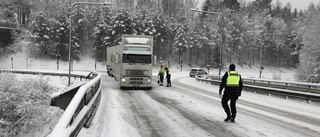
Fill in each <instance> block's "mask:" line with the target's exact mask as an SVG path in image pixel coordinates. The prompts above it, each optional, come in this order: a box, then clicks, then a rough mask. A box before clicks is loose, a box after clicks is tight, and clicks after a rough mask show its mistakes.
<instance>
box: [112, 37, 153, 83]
mask: <svg viewBox="0 0 320 137" xmlns="http://www.w3.org/2000/svg"><path fill="white" fill-rule="evenodd" d="M155 63H156V56H154V55H153V36H142V35H122V40H121V43H120V45H117V46H112V47H108V48H107V63H106V64H107V73H108V75H109V76H112V77H114V79H115V80H116V81H119V83H120V88H121V89H123V88H147V89H151V88H152V66H153V64H155Z"/></svg>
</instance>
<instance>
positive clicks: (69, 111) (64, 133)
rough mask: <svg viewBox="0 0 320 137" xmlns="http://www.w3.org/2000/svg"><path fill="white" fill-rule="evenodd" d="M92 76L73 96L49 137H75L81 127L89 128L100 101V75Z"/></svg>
mask: <svg viewBox="0 0 320 137" xmlns="http://www.w3.org/2000/svg"><path fill="white" fill-rule="evenodd" d="M94 75H95V77H94V78H93V79H92V80H91V81H89V82H88V83H86V84H85V85H83V86H81V87H80V89H79V90H78V92H77V93H76V94H75V96H74V97H73V99H72V100H71V102H70V104H69V105H68V107H67V108H66V110H65V112H64V113H63V115H62V116H61V118H60V120H59V121H58V123H57V125H56V126H55V128H54V129H53V131H52V132H51V134H50V136H51V137H69V136H72V137H73V136H77V134H78V133H79V132H80V130H81V128H82V127H89V124H90V122H91V120H92V118H93V117H92V116H93V115H94V113H95V112H96V110H97V109H96V108H97V107H98V103H99V102H100V99H101V84H100V77H101V74H99V73H95V74H94Z"/></svg>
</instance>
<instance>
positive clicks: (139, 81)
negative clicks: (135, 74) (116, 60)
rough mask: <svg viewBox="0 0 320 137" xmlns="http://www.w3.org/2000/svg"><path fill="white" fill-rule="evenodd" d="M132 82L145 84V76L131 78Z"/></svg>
mask: <svg viewBox="0 0 320 137" xmlns="http://www.w3.org/2000/svg"><path fill="white" fill-rule="evenodd" d="M130 84H143V78H130Z"/></svg>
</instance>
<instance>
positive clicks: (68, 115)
mask: <svg viewBox="0 0 320 137" xmlns="http://www.w3.org/2000/svg"><path fill="white" fill-rule="evenodd" d="M0 73H20V74H33V75H52V76H57V75H58V76H60V77H62V76H68V73H67V72H66V73H58V72H36V71H30V70H8V69H5V70H3V69H2V70H1V69H0ZM71 76H72V77H75V78H77V77H78V78H80V79H81V78H85V79H90V81H89V82H87V83H86V84H84V85H83V86H81V87H80V88H79V90H78V91H77V93H76V94H75V95H74V97H73V98H72V100H71V101H70V103H69V105H68V107H67V108H66V110H65V111H64V113H63V114H62V116H61V118H60V120H59V121H58V123H57V125H56V126H55V128H54V129H53V131H52V132H51V134H50V136H51V137H69V136H77V134H78V133H79V132H80V130H81V128H82V127H89V124H90V123H91V120H92V118H93V115H94V114H95V112H96V110H97V107H98V103H99V102H100V99H101V83H100V78H101V74H100V73H96V72H91V73H90V74H89V75H87V76H84V75H82V74H72V75H71Z"/></svg>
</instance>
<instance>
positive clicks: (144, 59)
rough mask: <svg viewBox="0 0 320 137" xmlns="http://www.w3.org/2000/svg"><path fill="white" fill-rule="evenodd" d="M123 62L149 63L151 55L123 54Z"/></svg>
mask: <svg viewBox="0 0 320 137" xmlns="http://www.w3.org/2000/svg"><path fill="white" fill-rule="evenodd" d="M122 62H123V63H147V64H149V63H151V55H134V54H123V57H122Z"/></svg>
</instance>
